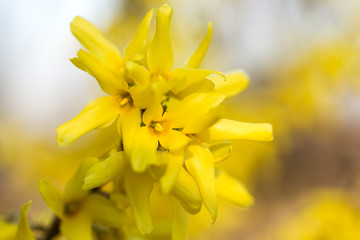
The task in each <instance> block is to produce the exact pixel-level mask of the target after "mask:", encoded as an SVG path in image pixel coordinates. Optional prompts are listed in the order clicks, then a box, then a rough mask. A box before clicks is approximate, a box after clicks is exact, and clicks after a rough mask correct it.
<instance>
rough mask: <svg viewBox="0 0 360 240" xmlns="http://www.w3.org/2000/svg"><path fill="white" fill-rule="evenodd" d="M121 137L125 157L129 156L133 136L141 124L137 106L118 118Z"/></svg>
mask: <svg viewBox="0 0 360 240" xmlns="http://www.w3.org/2000/svg"><path fill="white" fill-rule="evenodd" d="M119 121H121V122H120V124H119V125H120V126H121V137H122V142H123V147H124V152H125V155H126V157H128V158H129V157H130V153H131V149H132V145H133V141H134V138H135V137H136V133H137V131H138V130H139V129H140V126H141V113H140V110H139V109H137V108H133V109H131V110H130V111H128V112H127V113H125V114H124V115H123V116H122V117H121V118H120V119H119Z"/></svg>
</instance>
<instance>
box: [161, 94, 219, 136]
mask: <svg viewBox="0 0 360 240" xmlns="http://www.w3.org/2000/svg"><path fill="white" fill-rule="evenodd" d="M224 98H225V96H224V95H222V94H217V93H194V94H191V95H189V96H187V97H186V98H184V99H183V100H182V101H181V102H180V103H179V105H178V106H177V107H175V108H174V109H172V110H171V111H169V112H166V113H165V114H164V118H165V119H169V121H171V122H172V125H173V127H174V128H183V130H182V132H183V133H185V134H193V133H199V132H202V131H204V130H205V129H207V128H208V127H210V126H211V125H213V124H214V123H215V122H217V121H218V120H219V118H220V115H221V111H220V110H219V109H218V106H219V105H220V103H221V102H222V101H223V100H224Z"/></svg>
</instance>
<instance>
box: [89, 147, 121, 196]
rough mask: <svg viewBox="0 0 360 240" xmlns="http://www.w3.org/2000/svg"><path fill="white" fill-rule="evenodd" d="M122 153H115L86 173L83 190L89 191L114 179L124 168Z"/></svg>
mask: <svg viewBox="0 0 360 240" xmlns="http://www.w3.org/2000/svg"><path fill="white" fill-rule="evenodd" d="M123 155H124V152H117V153H115V154H113V155H111V156H110V157H108V158H107V159H105V160H104V161H100V162H98V163H96V164H95V165H93V166H92V167H91V168H90V169H89V171H88V172H87V173H86V176H85V179H84V185H83V186H82V188H83V189H86V190H89V189H92V188H96V187H100V186H102V185H104V184H106V183H107V182H109V181H111V180H112V179H114V177H115V176H116V175H117V174H118V173H119V172H120V171H121V170H122V169H124V167H125V166H126V161H125V159H124V156H123Z"/></svg>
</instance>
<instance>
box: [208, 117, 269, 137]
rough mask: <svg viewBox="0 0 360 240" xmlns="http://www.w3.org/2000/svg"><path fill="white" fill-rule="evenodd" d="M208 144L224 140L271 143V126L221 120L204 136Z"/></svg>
mask: <svg viewBox="0 0 360 240" xmlns="http://www.w3.org/2000/svg"><path fill="white" fill-rule="evenodd" d="M205 135H206V139H207V140H208V141H210V142H215V141H224V140H254V141H266V142H267V141H272V140H273V134H272V126H271V124H269V123H244V122H237V121H233V120H228V119H221V120H219V121H218V122H217V123H215V124H214V125H213V126H211V127H210V128H209V130H208V132H207V133H206V134H205Z"/></svg>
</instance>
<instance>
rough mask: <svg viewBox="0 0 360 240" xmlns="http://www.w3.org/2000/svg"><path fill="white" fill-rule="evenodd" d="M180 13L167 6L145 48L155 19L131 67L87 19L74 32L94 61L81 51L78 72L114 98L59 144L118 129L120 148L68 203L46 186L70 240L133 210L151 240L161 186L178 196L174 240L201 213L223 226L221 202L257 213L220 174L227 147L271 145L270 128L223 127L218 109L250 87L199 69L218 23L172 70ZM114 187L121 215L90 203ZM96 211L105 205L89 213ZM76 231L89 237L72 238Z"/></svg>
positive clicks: (240, 78)
mask: <svg viewBox="0 0 360 240" xmlns="http://www.w3.org/2000/svg"><path fill="white" fill-rule="evenodd" d="M172 12H173V10H172V8H171V7H170V6H169V5H167V4H164V5H163V6H161V7H160V8H159V10H158V11H157V14H156V31H155V36H154V39H153V41H152V42H151V43H150V45H149V46H148V48H147V47H146V37H147V32H148V28H149V24H150V20H151V16H152V11H150V12H149V13H148V14H147V15H146V17H145V19H144V20H143V22H142V23H141V25H140V27H139V29H138V31H137V33H136V35H135V37H134V39H133V40H132V42H131V43H130V45H129V46H128V47H127V48H126V50H125V56H124V58H122V56H121V54H120V51H118V50H117V48H116V47H115V46H114V45H113V44H111V43H110V42H109V41H107V40H106V39H105V37H104V36H103V35H102V34H101V33H100V32H99V31H98V30H97V29H96V28H95V27H94V26H93V25H91V24H90V23H88V22H87V21H85V20H84V19H81V18H79V17H78V18H75V19H74V21H73V23H72V24H71V29H72V32H73V33H74V35H75V36H76V37H77V38H78V39H79V41H80V42H81V43H82V44H83V45H84V46H85V48H87V50H88V51H89V52H86V51H84V50H80V51H79V52H78V57H77V58H74V59H72V62H73V63H74V65H76V66H77V67H79V68H80V69H82V70H84V71H87V72H88V73H89V74H90V75H92V76H94V77H95V78H96V79H97V81H98V83H99V85H100V87H101V88H102V89H103V91H104V92H106V93H108V94H109V95H111V96H105V97H100V98H97V99H95V100H93V101H92V102H90V103H89V104H88V105H87V106H86V107H85V108H84V110H83V111H82V112H81V113H80V114H79V115H78V116H77V117H75V118H74V119H72V120H71V121H69V122H67V123H65V124H63V125H61V126H60V127H59V128H58V129H57V132H58V141H59V144H60V145H68V144H70V143H72V142H73V141H75V140H76V139H77V138H79V137H80V136H81V135H83V134H85V133H86V132H88V131H90V130H92V129H96V128H102V127H107V126H109V125H110V124H112V123H113V122H114V121H115V120H116V119H118V122H117V123H118V132H119V133H120V135H121V142H120V143H117V144H116V146H115V148H114V149H113V150H112V151H111V154H110V153H109V154H106V156H107V157H104V158H101V159H97V158H90V159H88V160H87V162H85V163H84V165H83V166H82V167H80V169H79V171H78V173H77V174H76V175H75V176H74V178H73V180H71V181H70V182H69V183H68V185H67V188H66V189H65V193H64V196H62V194H61V193H59V192H58V190H56V189H55V188H54V187H53V186H52V185H51V184H50V183H48V182H47V181H46V180H42V181H41V182H40V191H41V193H42V196H43V198H44V199H45V201H46V202H47V204H48V205H49V207H50V208H51V209H52V210H53V211H54V212H55V214H56V215H57V216H58V217H59V218H60V219H61V220H62V222H61V231H62V232H63V233H64V234H65V235H67V236H68V237H72V238H76V237H78V238H82V239H87V238H89V236H90V234H91V229H90V227H89V226H90V224H91V222H92V221H96V220H97V217H99V215H97V214H92V212H93V211H94V209H95V210H96V209H97V210H99V209H101V210H102V211H104V212H107V211H110V210H111V209H112V210H113V211H114V213H113V214H112V215H111V214H109V218H110V217H111V218H115V216H114V214H115V213H116V214H118V215H121V214H123V212H122V210H124V209H126V208H127V207H130V209H131V212H132V215H133V217H134V221H135V224H136V226H137V228H138V231H139V233H140V234H149V233H151V232H152V230H153V229H154V226H153V222H152V217H151V211H150V203H149V198H150V195H151V193H152V191H153V188H154V185H155V184H156V183H157V182H159V183H160V191H161V193H163V194H168V195H171V199H172V211H173V215H172V234H171V235H172V237H173V239H186V237H187V234H186V232H187V226H186V225H187V222H188V214H196V213H198V212H199V211H200V209H201V207H202V205H204V206H205V207H206V208H207V210H208V212H209V213H210V215H211V217H212V219H213V221H215V220H216V217H217V211H218V198H224V199H226V200H228V201H229V202H231V203H233V204H235V205H237V206H239V207H243V208H246V207H248V206H250V205H251V204H252V203H253V198H252V197H251V195H250V194H249V193H248V192H247V190H246V188H245V187H244V186H243V185H242V184H241V183H240V182H239V181H237V180H236V179H234V178H232V177H231V176H229V175H227V174H226V173H225V172H224V171H222V170H220V169H216V167H215V164H216V163H218V162H220V161H222V160H224V159H225V158H227V157H228V156H229V155H230V154H231V144H230V143H229V142H228V141H229V140H256V141H271V140H272V138H273V136H272V127H271V125H270V124H266V123H256V124H255V123H242V122H237V121H232V120H228V119H221V111H220V108H219V107H220V104H221V103H222V102H223V100H224V99H226V98H230V97H233V96H235V95H237V94H238V93H240V92H241V91H243V90H244V89H245V88H246V87H247V86H248V83H249V80H248V77H247V75H246V74H245V73H244V72H242V71H239V70H237V71H234V72H230V73H228V74H226V75H224V74H222V73H221V72H218V71H214V70H203V69H197V68H198V67H199V66H200V64H201V62H202V60H203V58H204V56H205V54H206V51H207V49H208V46H209V44H210V40H211V35H212V23H209V25H208V31H207V33H206V36H205V37H204V39H203V40H202V42H201V43H200V45H199V47H198V48H197V50H196V51H195V52H194V53H193V54H192V55H191V56H190V58H189V59H188V60H187V61H186V62H185V67H183V68H176V69H174V70H172V68H173V59H174V56H173V50H172V47H171V41H170V20H171V16H172ZM111 181H112V182H113V184H114V186H115V187H114V191H113V192H112V193H111V194H110V199H111V200H112V201H113V202H115V205H116V206H117V207H118V208H119V209H121V211H120V210H117V211H115V207H114V206H112V205H111V202H110V200H107V199H102V200H101V201H100V200H99V199H98V200H97V201H95V200H91V199H94V198H95V197H96V198H101V196H99V195H97V194H96V193H91V191H90V190H91V189H94V188H99V187H102V186H104V185H105V184H107V183H108V182H111ZM89 202H90V203H91V202H97V204H99V205H98V206H97V207H96V206H92V207H89V206H91V204H89ZM106 206H107V208H106ZM69 209H70V210H71V211H70V212H69ZM99 211H100V210H99ZM97 213H98V212H97ZM94 216H95V219H94ZM122 218H123V217H119V218H118V220H116V221H115V220H114V221H115V222H112V221H111V219H107V218H106V219H103V220H106V221H105V225H107V226H111V227H115V228H116V227H117V228H119V227H121V223H120V222H119V221H120V220H119V219H122ZM121 221H122V220H121ZM70 224H71V225H74V224H75V225H78V226H79V229H80V228H82V229H83V230H82V231H83V232H82V233H81V232H79V231H80V230H79V231H76V230H73V229H72V228H71V227H70ZM80 234H84V235H83V236H82V235H80Z"/></svg>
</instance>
